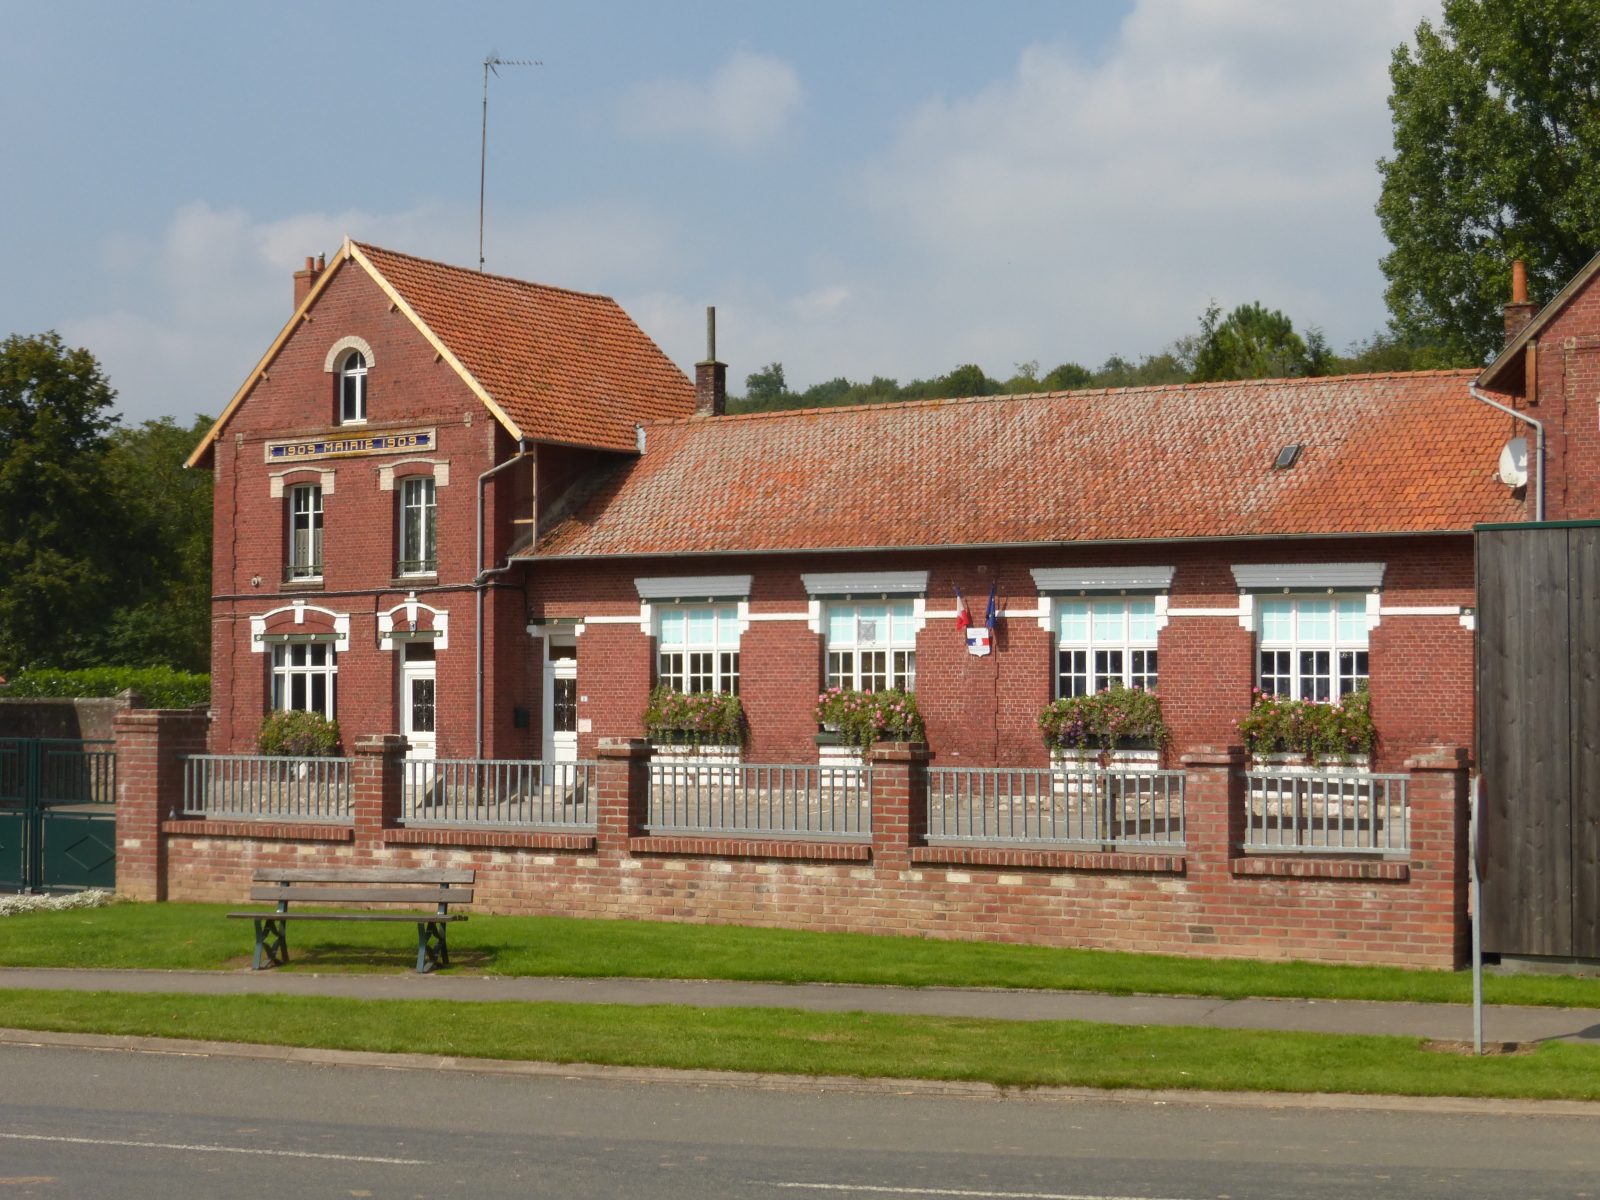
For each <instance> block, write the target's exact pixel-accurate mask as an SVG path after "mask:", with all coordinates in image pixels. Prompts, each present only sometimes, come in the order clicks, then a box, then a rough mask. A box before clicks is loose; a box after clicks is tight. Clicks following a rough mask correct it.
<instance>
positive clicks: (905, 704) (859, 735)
mask: <svg viewBox="0 0 1600 1200" xmlns="http://www.w3.org/2000/svg"><path fill="white" fill-rule="evenodd" d="M813 715H814V716H815V717H816V721H817V724H819V725H821V726H823V727H824V728H826V729H830V730H837V731H838V733H839V738H840V740H841V741H843V742H844V744H845V745H847V746H853V747H855V748H856V749H859V750H863V751H865V750H869V749H871V748H872V746H873V744H874V743H875V742H920V741H923V740H924V739H925V738H926V737H927V734H926V732H925V731H924V729H923V725H922V714H921V713H919V712H918V711H917V698H916V697H915V696H913V695H912V694H911V693H910V692H903V691H900V690H899V689H898V688H891V689H889V690H888V691H883V692H857V691H852V690H849V689H846V688H837V687H831V688H829V689H828V690H827V691H825V692H823V693H822V694H821V695H819V696H818V697H817V705H816V709H815V710H814V713H813Z"/></svg>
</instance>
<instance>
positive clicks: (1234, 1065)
mask: <svg viewBox="0 0 1600 1200" xmlns="http://www.w3.org/2000/svg"><path fill="white" fill-rule="evenodd" d="M0 1021H3V1022H4V1023H5V1024H6V1025H10V1026H14V1027H21V1028H26V1029H49V1030H61V1031H74V1032H96V1033H111V1034H131V1035H144V1036H156V1037H190V1038H205V1039H214V1040H223V1041H235V1042H255V1043H265V1044H273V1045H286V1046H315V1047H324V1048H334V1049H346V1050H370V1051H379V1052H395V1051H410V1052H414V1053H421V1054H429V1055H449V1056H456V1057H463V1058H497V1059H521V1060H529V1061H543V1062H585V1063H607V1064H613V1065H627V1066H644V1067H669V1068H678V1069H684V1068H702V1069H712V1070H731V1071H750V1072H778V1073H783V1074H799V1075H817V1076H823V1075H834V1076H886V1077H891V1078H898V1079H932V1080H981V1081H986V1082H990V1083H996V1084H1000V1085H1004V1086H1013V1087H1040V1086H1048V1085H1057V1086H1068V1085H1075V1086H1089V1087H1104V1088H1199V1089H1216V1090H1223V1091H1234V1090H1250V1091H1322V1092H1357V1093H1370V1094H1378V1093H1382V1094H1398V1095H1416V1096H1446V1095H1448V1096H1496V1097H1519V1096H1520V1097H1533V1098H1540V1099H1577V1100H1596V1099H1600V1049H1595V1048H1592V1047H1584V1046H1572V1045H1567V1044H1564V1043H1553V1044H1550V1045H1546V1046H1542V1047H1540V1048H1539V1049H1538V1051H1537V1052H1535V1053H1530V1054H1523V1055H1505V1056H1495V1057H1488V1058H1471V1057H1465V1056H1462V1055H1460V1054H1456V1053H1449V1052H1442V1051H1440V1050H1438V1049H1432V1048H1429V1047H1428V1046H1427V1045H1426V1044H1425V1043H1423V1042H1421V1041H1419V1040H1417V1039H1414V1038H1394V1037H1346V1036H1332V1035H1327V1034H1298V1033H1268V1032H1256V1031H1241V1030H1221V1029H1188V1028H1144V1027H1135V1026H1124V1025H1090V1024H1084V1023H1080V1022H1071V1021H1039V1022H1027V1023H1020V1022H1010V1021H981V1020H971V1019H960V1018H949V1017H903V1016H888V1015H881V1014H871V1013H814V1012H802V1011H798V1010H793V1009H748V1008H743V1009H741V1008H730V1009H696V1008H683V1007H676V1006H666V1005H662V1006H654V1007H646V1008H634V1007H619V1006H614V1005H590V1004H517V1003H497V1002H471V1003H462V1004H457V1003H451V1002H447V1001H437V1000H421V1001H361V1000H331V999H326V998H321V997H299V996H294V997H291V996H275V995H258V996H184V995H125V994H113V993H107V992H92V993H91V992H67V993H63V992H44V991H22V990H11V991H0Z"/></svg>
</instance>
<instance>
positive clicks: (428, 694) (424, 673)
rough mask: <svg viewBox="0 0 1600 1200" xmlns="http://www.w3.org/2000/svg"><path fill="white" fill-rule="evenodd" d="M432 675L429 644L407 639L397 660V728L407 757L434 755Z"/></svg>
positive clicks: (429, 757) (426, 757) (431, 650)
mask: <svg viewBox="0 0 1600 1200" xmlns="http://www.w3.org/2000/svg"><path fill="white" fill-rule="evenodd" d="M434 679H435V675H434V662H433V647H432V646H431V645H429V644H426V643H422V642H407V643H406V644H405V658H404V659H403V660H402V661H401V664H400V732H401V733H403V734H405V735H406V741H408V742H409V743H411V748H410V749H409V750H408V751H406V757H407V758H421V759H431V758H432V757H433V756H434V748H435V745H436V743H435V740H434V739H435V735H434V713H435V710H436V706H435V703H434Z"/></svg>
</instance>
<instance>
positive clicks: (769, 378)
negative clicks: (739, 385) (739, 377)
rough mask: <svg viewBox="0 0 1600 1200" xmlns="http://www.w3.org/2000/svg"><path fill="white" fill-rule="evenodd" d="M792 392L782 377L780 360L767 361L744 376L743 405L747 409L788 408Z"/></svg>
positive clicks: (792, 397)
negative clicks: (764, 364) (756, 369)
mask: <svg viewBox="0 0 1600 1200" xmlns="http://www.w3.org/2000/svg"><path fill="white" fill-rule="evenodd" d="M793 403H794V393H793V392H791V391H790V390H789V385H788V384H787V383H786V382H785V381H784V378H783V364H782V363H781V362H774V363H768V364H767V365H766V366H764V367H762V368H761V369H760V370H759V371H752V372H751V373H750V374H748V375H746V376H745V377H744V406H743V407H745V408H749V409H765V408H788V407H789V406H790V405H792V404H793Z"/></svg>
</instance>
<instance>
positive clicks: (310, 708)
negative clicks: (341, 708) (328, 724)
mask: <svg viewBox="0 0 1600 1200" xmlns="http://www.w3.org/2000/svg"><path fill="white" fill-rule="evenodd" d="M297 659H298V660H299V661H298V662H297V661H296V660H297ZM271 674H272V692H271V697H270V701H271V707H272V708H273V709H274V710H278V711H289V710H304V711H307V712H315V713H321V714H322V715H323V716H324V717H327V718H329V719H330V720H331V719H332V718H333V715H334V713H335V711H337V710H336V697H335V690H336V682H337V678H338V674H339V662H338V655H337V654H336V653H335V652H334V648H333V643H332V642H314V641H287V642H277V643H275V644H274V645H273V647H272V659H271ZM319 683H320V684H321V685H322V687H321V690H322V703H321V705H320V706H318V705H315V704H314V703H313V700H314V697H315V693H316V691H317V685H318V684H319ZM297 684H298V685H299V689H300V696H299V697H298V699H299V700H301V701H302V703H298V704H297V703H296V702H295V701H296V699H297V697H296V696H295V689H296V685H297Z"/></svg>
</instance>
